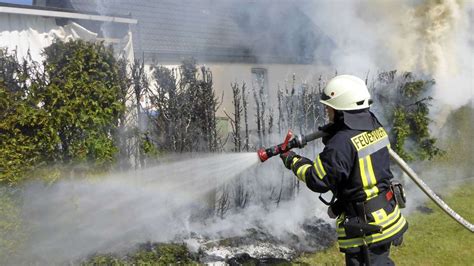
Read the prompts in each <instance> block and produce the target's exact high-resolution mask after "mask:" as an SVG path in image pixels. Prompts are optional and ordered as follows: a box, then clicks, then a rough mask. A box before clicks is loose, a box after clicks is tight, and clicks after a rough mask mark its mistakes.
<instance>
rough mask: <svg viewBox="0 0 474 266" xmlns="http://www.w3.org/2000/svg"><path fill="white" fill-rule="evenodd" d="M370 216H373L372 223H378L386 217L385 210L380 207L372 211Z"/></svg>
mask: <svg viewBox="0 0 474 266" xmlns="http://www.w3.org/2000/svg"><path fill="white" fill-rule="evenodd" d="M372 216H373V217H374V221H375V222H374V224H377V225H379V224H380V223H382V221H385V220H386V219H387V212H385V210H384V209H380V210H377V211H374V212H372Z"/></svg>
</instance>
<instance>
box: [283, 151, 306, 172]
mask: <svg viewBox="0 0 474 266" xmlns="http://www.w3.org/2000/svg"><path fill="white" fill-rule="evenodd" d="M280 158H281V160H282V161H283V164H284V165H285V167H286V168H288V169H290V170H291V163H292V162H293V159H294V158H301V157H300V156H299V155H298V154H296V153H294V152H292V151H287V152H285V153H282V154H280Z"/></svg>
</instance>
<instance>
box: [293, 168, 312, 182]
mask: <svg viewBox="0 0 474 266" xmlns="http://www.w3.org/2000/svg"><path fill="white" fill-rule="evenodd" d="M310 167H311V165H310V164H305V165H303V166H301V167H300V168H299V169H298V171H296V176H297V177H298V179H299V180H301V181H303V182H306V171H307V170H308V168H310Z"/></svg>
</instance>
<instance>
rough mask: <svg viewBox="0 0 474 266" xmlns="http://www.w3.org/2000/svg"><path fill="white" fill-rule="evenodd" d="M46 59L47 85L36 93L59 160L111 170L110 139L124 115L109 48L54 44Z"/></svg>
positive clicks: (82, 43)
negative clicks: (54, 138) (53, 134)
mask: <svg viewBox="0 0 474 266" xmlns="http://www.w3.org/2000/svg"><path fill="white" fill-rule="evenodd" d="M44 54H45V57H46V59H45V63H44V68H45V74H46V76H47V84H46V86H40V88H41V90H40V91H38V93H39V95H41V102H42V104H43V106H42V109H43V110H44V111H46V112H47V113H48V115H50V121H51V124H52V125H53V128H54V130H55V131H56V134H57V136H58V137H59V145H58V146H56V154H58V158H57V159H59V160H60V161H61V162H62V163H66V164H73V163H80V162H87V163H90V164H92V165H95V166H97V167H99V168H107V167H109V166H110V165H111V163H112V162H113V161H114V154H115V153H116V152H117V147H116V146H115V143H114V141H113V138H112V135H113V133H114V132H115V130H116V127H117V120H118V119H119V118H120V117H121V115H122V113H123V112H124V110H125V106H124V103H123V100H122V99H121V98H122V97H123V92H122V90H121V87H120V80H119V75H118V67H117V62H116V60H115V58H114V56H113V51H112V48H111V47H105V46H104V45H103V43H89V42H85V41H82V40H77V41H69V42H61V41H58V42H56V43H54V44H52V45H51V46H49V47H47V48H46V49H45V51H44Z"/></svg>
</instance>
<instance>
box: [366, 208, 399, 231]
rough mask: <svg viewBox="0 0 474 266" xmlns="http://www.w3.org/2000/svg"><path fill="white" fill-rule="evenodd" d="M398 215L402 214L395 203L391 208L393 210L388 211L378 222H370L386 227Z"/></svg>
mask: <svg viewBox="0 0 474 266" xmlns="http://www.w3.org/2000/svg"><path fill="white" fill-rule="evenodd" d="M382 210H383V209H382ZM383 212H384V213H385V210H383ZM385 215H386V214H385ZM400 215H402V214H401V212H400V209H399V208H398V205H397V206H395V209H394V210H393V212H392V213H390V214H389V215H386V216H385V217H384V219H382V220H380V221H378V222H377V221H376V222H375V223H370V224H377V225H380V226H382V227H386V226H387V225H390V224H391V223H393V222H394V221H396V220H397V219H398V217H399V216H400ZM374 218H375V217H374Z"/></svg>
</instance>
